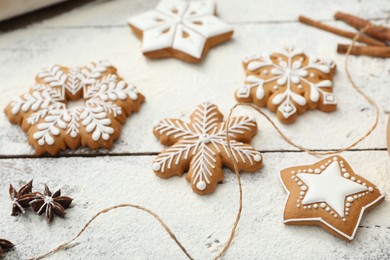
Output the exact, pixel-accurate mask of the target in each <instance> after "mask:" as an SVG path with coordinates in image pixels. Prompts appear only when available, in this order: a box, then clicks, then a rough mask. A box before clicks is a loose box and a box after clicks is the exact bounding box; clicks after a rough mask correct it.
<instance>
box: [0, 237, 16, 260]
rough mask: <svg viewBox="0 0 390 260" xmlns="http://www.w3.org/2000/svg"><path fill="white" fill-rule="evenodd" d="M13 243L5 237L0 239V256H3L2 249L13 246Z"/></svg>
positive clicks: (5, 249)
mask: <svg viewBox="0 0 390 260" xmlns="http://www.w3.org/2000/svg"><path fill="white" fill-rule="evenodd" d="M14 246H15V245H14V244H12V243H11V242H10V241H8V240H5V239H0V257H3V256H4V251H7V250H9V249H11V248H13V247H14Z"/></svg>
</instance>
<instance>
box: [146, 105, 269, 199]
mask: <svg viewBox="0 0 390 260" xmlns="http://www.w3.org/2000/svg"><path fill="white" fill-rule="evenodd" d="M153 132H154V135H155V136H156V137H158V138H159V139H160V141H161V143H162V144H164V145H169V146H170V147H169V148H167V149H166V150H164V151H163V152H161V153H160V154H159V155H158V156H157V158H156V159H155V160H154V162H153V170H154V172H155V173H156V174H157V175H158V176H160V177H162V178H169V177H171V176H174V175H178V176H181V175H182V174H183V173H184V172H186V171H188V173H187V176H186V178H187V180H188V181H189V182H191V186H192V189H193V190H194V192H196V193H198V194H202V195H204V194H208V193H211V192H213V191H214V190H215V188H216V185H217V184H218V182H220V181H222V179H223V172H222V166H223V165H226V166H227V167H229V168H230V169H232V170H234V165H233V162H232V160H234V161H235V162H236V163H237V166H238V169H239V170H240V171H241V170H242V171H248V172H253V171H255V170H258V169H260V168H261V166H262V157H261V154H260V153H259V152H258V151H256V150H255V149H254V148H253V147H252V146H250V145H249V144H247V143H249V142H250V141H251V139H252V138H253V136H254V135H256V132H257V125H256V122H255V121H254V119H252V118H250V117H247V116H239V117H233V118H231V119H230V123H229V139H230V145H231V152H232V157H233V158H231V157H230V155H229V153H228V149H229V148H228V144H227V139H226V122H225V121H223V115H222V114H221V113H220V112H219V110H218V108H217V107H216V106H215V105H213V104H211V103H209V102H205V103H203V104H201V105H199V106H198V107H197V109H196V110H195V111H194V112H193V113H192V114H191V116H190V122H189V123H187V122H183V121H182V120H180V119H163V120H161V121H159V122H158V123H157V124H156V125H155V127H154V131H153Z"/></svg>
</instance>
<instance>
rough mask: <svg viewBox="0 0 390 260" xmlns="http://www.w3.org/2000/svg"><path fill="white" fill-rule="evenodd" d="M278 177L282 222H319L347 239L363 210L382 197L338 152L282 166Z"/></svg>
mask: <svg viewBox="0 0 390 260" xmlns="http://www.w3.org/2000/svg"><path fill="white" fill-rule="evenodd" d="M280 177H281V181H282V184H283V186H284V188H285V189H286V191H287V193H288V197H287V201H286V206H285V210H284V223H285V224H289V225H316V226H321V227H323V228H324V229H326V230H328V231H329V232H331V233H332V234H334V235H336V236H338V237H340V238H342V239H344V240H347V241H351V240H353V238H354V237H355V234H356V231H357V229H358V226H359V223H360V221H361V219H362V217H363V214H364V212H365V211H368V210H370V209H371V208H373V207H375V206H376V205H378V204H379V203H380V202H382V201H383V200H384V197H385V195H384V194H383V193H382V192H381V191H380V190H379V189H378V188H377V187H376V186H375V185H374V184H372V183H371V182H369V181H368V180H366V179H364V178H362V177H361V176H359V175H357V174H356V173H355V172H354V170H353V169H352V167H351V166H350V165H349V163H348V162H347V161H346V160H345V159H344V158H342V157H340V156H335V157H329V158H327V159H324V160H322V161H320V162H318V163H316V164H314V165H305V166H297V167H290V168H287V169H284V170H282V171H281V173H280Z"/></svg>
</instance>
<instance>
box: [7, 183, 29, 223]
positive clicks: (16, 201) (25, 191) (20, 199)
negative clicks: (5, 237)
mask: <svg viewBox="0 0 390 260" xmlns="http://www.w3.org/2000/svg"><path fill="white" fill-rule="evenodd" d="M32 182H33V181H32V180H31V181H30V182H29V183H27V184H26V185H24V186H23V187H21V188H20V189H19V191H16V190H15V188H14V186H12V184H10V185H9V196H10V197H11V200H12V213H11V215H12V216H17V215H19V213H22V214H24V213H25V211H24V209H25V208H28V207H30V202H31V201H32V200H33V199H34V197H35V193H31V192H32Z"/></svg>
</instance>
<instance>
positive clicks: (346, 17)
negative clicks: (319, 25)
mask: <svg viewBox="0 0 390 260" xmlns="http://www.w3.org/2000/svg"><path fill="white" fill-rule="evenodd" d="M334 18H335V19H336V20H341V21H343V22H345V23H346V24H349V25H350V26H352V27H354V28H356V29H357V30H361V29H363V28H365V27H366V26H370V27H369V28H368V29H367V30H366V31H365V33H366V34H367V35H370V36H371V37H374V38H376V39H378V40H382V41H390V28H389V27H385V26H381V25H375V24H373V23H371V22H370V21H368V20H365V19H362V18H360V17H357V16H354V15H351V14H347V13H342V12H337V13H336V14H335V15H334Z"/></svg>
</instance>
